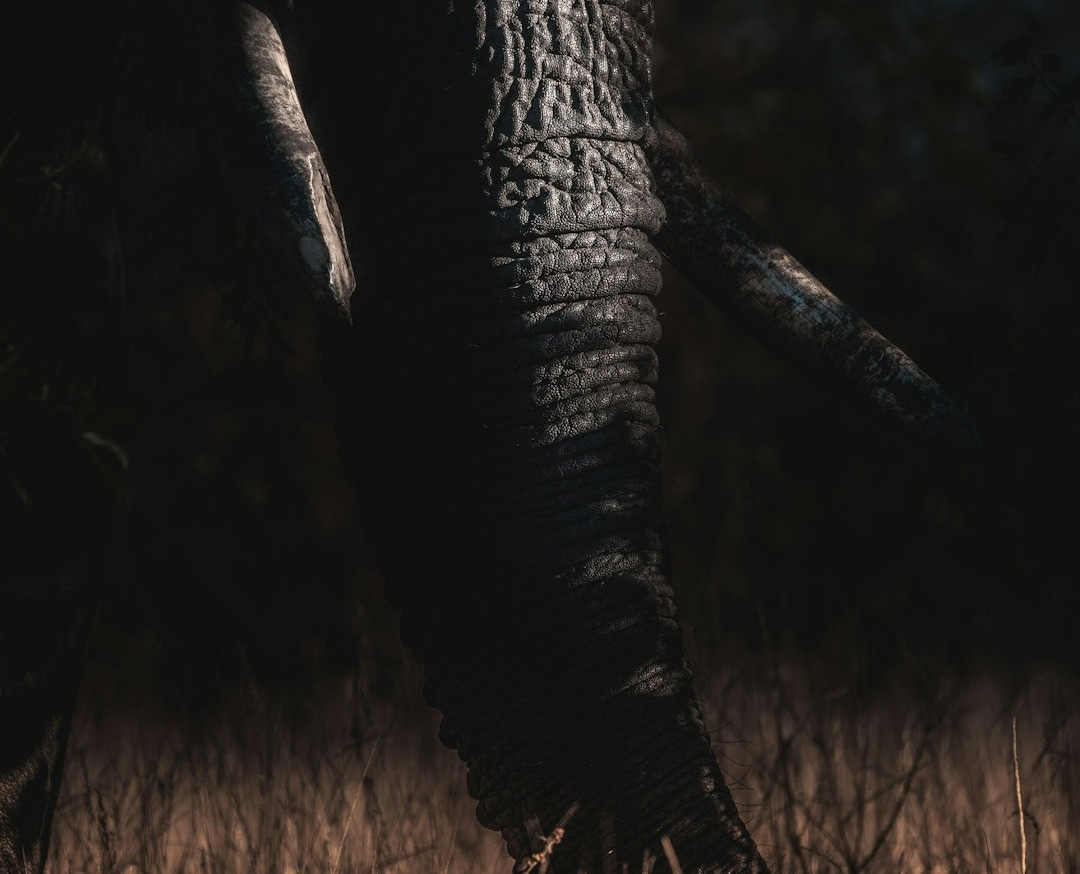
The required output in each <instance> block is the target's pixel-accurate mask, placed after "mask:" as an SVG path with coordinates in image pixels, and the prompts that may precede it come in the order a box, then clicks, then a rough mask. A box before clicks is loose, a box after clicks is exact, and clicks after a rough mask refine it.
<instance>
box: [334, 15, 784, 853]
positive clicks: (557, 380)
mask: <svg viewBox="0 0 1080 874" xmlns="http://www.w3.org/2000/svg"><path fill="white" fill-rule="evenodd" d="M382 14H383V15H387V16H390V17H391V18H392V17H393V16H394V15H395V13H394V12H392V11H391V12H384V13H382ZM396 14H401V13H396ZM425 14H426V15H428V16H429V17H428V18H427V19H425V20H424V21H422V22H421V23H420V24H419V25H417V23H416V21H415V19H416V17H417V16H419V15H420V13H418V12H417V10H416V9H415V8H413V7H412V6H411V5H410V8H409V9H408V15H409V17H408V19H407V22H408V24H407V27H406V25H405V23H404V22H399V21H394V20H391V21H382V22H380V21H376V22H372V23H371V36H372V38H373V39H385V38H386V34H387V33H401V32H408V33H409V34H410V42H409V43H408V44H407V45H406V46H405V51H403V52H402V55H401V56H400V58H399V60H398V63H399V68H398V69H391V70H385V69H381V70H380V73H379V76H378V77H377V79H374V80H369V79H364V78H363V77H361V81H375V82H376V83H377V84H376V86H375V88H376V90H377V91H378V92H379V93H377V94H374V95H365V100H366V101H370V104H369V109H370V111H367V112H365V115H364V118H365V119H366V120H367V121H368V122H369V123H368V124H363V122H360V123H361V124H363V126H364V129H363V130H362V131H354V132H352V137H351V142H350V145H349V153H342V154H341V155H340V157H339V158H338V159H337V162H336V164H335V161H334V158H333V157H332V156H331V170H332V173H333V174H334V178H335V179H337V180H338V188H339V194H340V196H341V197H342V199H343V203H344V202H345V201H348V203H347V204H345V207H344V208H345V211H346V226H347V227H349V228H350V233H351V234H352V241H355V244H356V247H357V248H359V249H360V251H359V254H358V261H359V262H361V263H363V264H366V265H367V273H366V274H362V275H361V276H360V277H359V282H360V290H359V291H358V293H357V296H356V298H355V299H354V303H353V312H354V317H355V320H356V322H357V328H356V329H355V330H353V331H351V332H349V331H342V330H341V329H330V328H328V329H327V331H326V335H325V339H326V344H325V347H326V350H327V356H328V357H327V361H328V363H327V368H328V378H329V381H330V382H331V383H332V384H333V385H335V386H336V388H337V391H338V397H339V410H338V420H339V428H340V430H341V433H342V438H343V440H342V442H343V446H344V449H343V454H344V457H345V461H346V466H347V469H348V471H349V474H350V476H351V478H352V479H353V480H354V481H355V482H356V483H357V485H358V486H359V488H360V500H361V503H362V504H366V505H367V506H368V507H369V510H368V517H367V520H366V521H367V528H368V531H369V532H370V534H371V536H372V538H373V539H374V540H375V542H376V544H377V546H378V547H379V549H380V555H381V562H382V569H383V571H384V572H385V575H386V578H387V580H388V585H387V591H388V596H389V597H390V599H391V600H392V601H393V602H394V603H395V604H396V605H398V606H399V607H400V608H401V609H402V635H403V638H404V640H405V642H406V644H407V645H408V646H410V647H411V648H412V649H413V651H414V652H415V654H416V656H417V657H418V658H419V659H420V661H421V662H422V663H423V664H424V665H425V667H426V685H425V696H426V698H427V700H428V701H429V703H431V704H432V705H434V706H435V707H438V708H439V709H440V710H442V712H443V714H444V719H443V723H442V729H441V735H442V738H443V740H444V741H445V742H446V743H447V744H448V745H449V746H451V747H453V748H455V749H457V750H458V752H459V753H460V755H461V757H462V758H463V759H464V761H465V762H466V763H467V765H468V772H469V777H468V779H469V789H470V792H471V793H472V794H473V796H474V797H476V798H477V799H478V800H479V807H478V815H479V817H480V819H481V820H482V822H483V823H484V824H485V825H487V826H489V827H491V828H494V829H498V830H500V831H501V832H502V834H503V835H504V837H505V838H506V841H507V845H508V848H509V850H510V852H511V854H512V855H513V856H514V857H515V858H516V859H521V858H522V857H524V856H527V855H528V854H530V853H532V852H535V851H536V850H538V849H539V848H540V846H541V844H540V842H538V841H537V840H536V838H535V836H534V835H530V831H529V828H528V827H527V823H528V821H530V819H531V818H533V817H535V818H536V819H537V820H538V821H539V825H540V829H541V831H542V832H543V833H545V834H546V833H548V832H550V831H551V829H552V828H553V827H554V826H555V825H556V823H557V822H558V820H559V819H560V817H561V816H562V815H563V814H564V813H565V812H566V811H567V809H568V808H569V807H570V805H571V804H572V803H574V802H577V803H579V804H580V805H581V809H580V812H578V813H577V814H576V816H575V817H574V818H573V820H572V821H571V822H570V824H569V826H568V827H567V830H566V837H565V839H564V840H563V842H562V843H561V844H560V845H559V847H558V848H557V849H556V850H555V852H554V855H553V857H552V863H553V866H554V867H553V870H555V871H577V870H578V869H579V864H580V865H583V866H586V867H587V869H588V870H592V871H599V870H600V859H601V856H602V854H603V853H604V852H605V851H607V850H609V849H611V847H610V846H609V845H608V844H610V841H605V842H603V843H604V845H602V844H601V840H600V837H599V836H600V834H601V832H603V831H606V832H610V829H611V826H612V825H613V827H614V838H615V849H616V851H617V855H618V858H619V860H620V861H628V862H630V864H631V870H640V861H638V862H637V863H636V864H637V866H638V867H636V868H635V861H634V860H635V859H640V856H641V853H642V851H643V850H644V849H645V848H648V849H649V850H650V851H651V852H653V853H654V854H657V853H659V852H660V845H659V838H660V837H661V836H662V835H667V836H669V837H670V838H671V840H672V842H673V844H674V846H675V849H676V851H677V853H678V855H679V858H680V860H681V862H682V867H683V869H684V870H686V871H709V872H713V871H762V870H764V865H763V863H762V862H761V860H760V857H759V856H758V854H757V851H756V849H755V847H754V844H753V841H752V840H751V839H750V837H749V835H748V833H747V831H746V829H745V827H744V826H743V824H742V822H741V821H740V820H739V818H738V814H737V812H736V809H735V806H734V804H733V802H732V799H731V796H730V793H729V792H728V790H727V788H726V786H725V785H724V781H723V779H722V776H721V773H720V771H719V769H718V767H717V764H716V759H715V756H714V754H713V752H712V750H711V748H710V744H709V741H708V738H707V735H706V734H705V731H704V728H703V725H702V722H701V718H700V715H699V711H698V707H697V704H696V702H695V700H694V695H693V691H692V689H691V683H690V674H689V671H688V668H687V665H686V659H685V653H684V645H683V641H682V637H681V632H680V629H679V626H678V623H677V618H676V609H675V604H674V601H673V592H672V589H671V585H670V583H669V581H668V569H667V557H666V551H665V545H664V536H663V522H662V518H661V506H660V470H659V463H658V452H657V441H656V428H657V421H658V419H657V413H656V408H655V405H654V388H653V387H654V384H655V381H656V376H657V360H656V354H655V352H654V345H655V343H656V342H657V340H658V339H659V337H660V326H659V324H658V321H657V318H656V311H655V309H654V306H653V300H652V299H653V297H654V296H655V295H656V293H657V292H658V291H659V289H660V281H661V280H660V272H659V264H660V258H659V256H658V254H657V252H656V250H655V249H654V248H653V246H652V245H651V243H650V236H651V235H653V234H655V233H656V232H657V231H658V229H659V228H660V226H661V224H662V222H663V219H664V211H663V207H662V205H661V204H660V202H659V201H658V200H657V198H656V197H655V196H654V193H653V188H654V186H653V181H652V177H651V174H650V171H649V168H648V166H647V164H646V162H645V158H644V155H643V152H642V148H641V146H640V141H641V140H642V137H643V135H644V132H645V130H646V127H647V125H648V124H649V123H650V118H651V113H652V105H651V100H652V98H651V85H650V54H651V48H652V45H651V42H652V9H651V6H650V4H649V3H647V2H642V0H619V2H611V3H604V4H601V3H599V2H591V0H574V2H558V3H556V2H554V0H552V2H542V0H531V2H521V3H518V2H514V3H511V2H509V0H484V2H479V3H476V4H471V3H469V4H465V3H459V2H458V3H454V4H453V8H452V9H451V11H450V12H449V13H445V11H444V10H437V11H429V12H427V13H425ZM395 28H401V29H395ZM352 36H355V34H352ZM372 51H373V52H374V51H375V50H374V48H373V50H372ZM351 56H352V57H357V52H356V47H355V46H354V47H353V52H352V53H351ZM360 56H361V57H363V54H362V53H361V54H360ZM376 56H380V57H381V56H382V55H379V54H377V53H376ZM330 124H332V122H330ZM337 133H338V134H339V135H342V134H343V138H342V141H346V142H347V141H349V140H350V137H349V132H347V131H338V132H337ZM331 138H332V139H336V137H335V136H334V133H333V132H331ZM350 165H351V168H352V169H350ZM339 168H340V169H339ZM361 210H362V212H361ZM350 213H351V214H350ZM352 241H351V243H350V245H353V242H352ZM365 247H366V251H365ZM661 864H662V863H661Z"/></svg>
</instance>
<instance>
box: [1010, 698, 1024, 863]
mask: <svg viewBox="0 0 1080 874" xmlns="http://www.w3.org/2000/svg"><path fill="white" fill-rule="evenodd" d="M1012 736H1013V737H1012V741H1013V744H1012V753H1013V779H1014V780H1015V782H1016V810H1017V813H1018V814H1019V817H1020V874H1027V834H1026V833H1025V831H1024V796H1023V794H1022V793H1021V792H1020V757H1019V756H1018V755H1017V749H1016V746H1017V744H1016V717H1015V716H1014V717H1013V720H1012Z"/></svg>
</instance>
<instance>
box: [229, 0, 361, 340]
mask: <svg viewBox="0 0 1080 874" xmlns="http://www.w3.org/2000/svg"><path fill="white" fill-rule="evenodd" d="M231 6H232V9H231V19H232V20H231V21H230V22H229V23H228V24H229V26H230V32H229V39H230V42H232V41H233V40H235V42H233V44H232V45H228V46H226V47H225V51H224V53H223V57H222V58H221V59H220V60H221V63H222V69H219V70H215V71H213V72H214V78H216V79H217V80H218V83H217V84H216V87H217V88H218V90H219V93H220V94H221V96H222V98H223V103H224V106H223V109H224V110H225V112H224V117H223V118H222V127H223V133H222V137H221V140H222V149H223V151H224V152H225V156H224V157H225V161H226V164H227V166H228V168H229V174H230V176H232V177H233V181H234V183H235V185H236V188H237V191H238V194H239V197H240V200H241V202H242V205H243V207H244V211H245V214H246V218H247V220H248V224H249V226H250V227H251V228H252V230H253V232H254V237H255V245H256V247H257V248H258V250H259V252H260V254H261V255H262V256H263V257H264V258H266V259H268V260H269V261H270V262H271V263H272V264H273V265H274V266H275V267H276V268H277V269H278V270H279V271H280V272H281V273H282V274H283V275H284V277H285V280H286V281H289V282H297V283H299V284H300V285H302V286H303V288H304V289H305V291H306V292H307V293H308V294H309V295H310V296H311V297H312V298H313V299H314V301H315V304H316V305H317V306H318V307H320V308H321V309H323V310H328V311H330V312H331V313H332V314H334V315H335V316H337V317H339V318H343V319H344V320H346V321H351V316H350V311H349V298H350V297H351V295H352V292H353V289H354V288H355V286H356V278H355V275H354V273H353V267H352V262H351V260H350V259H349V250H348V247H347V245H346V242H345V229H344V227H343V226H342V222H341V213H340V212H339V210H338V205H337V201H336V200H335V198H334V192H333V189H332V188H331V187H330V176H329V174H328V173H327V170H326V164H325V163H324V162H323V158H322V155H321V154H320V153H319V147H318V146H317V145H316V143H315V138H314V137H313V136H312V134H311V129H310V128H309V127H308V123H307V119H306V118H305V117H304V111H303V109H302V108H301V107H300V99H299V97H298V96H297V93H296V86H295V84H294V83H293V77H292V72H291V70H290V68H289V61H288V58H287V56H286V54H285V46H284V45H283V43H282V40H281V35H280V34H279V33H278V30H277V27H276V26H275V25H274V22H273V21H272V20H271V19H270V18H269V17H268V16H267V15H266V14H265V13H264V12H262V11H261V10H259V9H257V8H255V7H254V6H251V5H249V4H248V3H243V2H239V3H233V4H231Z"/></svg>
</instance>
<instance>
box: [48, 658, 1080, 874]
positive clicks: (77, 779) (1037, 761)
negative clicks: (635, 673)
mask: <svg viewBox="0 0 1080 874" xmlns="http://www.w3.org/2000/svg"><path fill="white" fill-rule="evenodd" d="M407 673H408V674H409V676H408V677H407V681H406V682H404V683H403V684H402V688H401V690H400V694H399V695H397V696H396V700H393V701H384V702H376V701H375V700H374V699H372V698H371V696H370V695H369V694H368V693H367V691H366V689H365V688H364V685H363V683H362V682H359V681H358V682H353V683H349V684H347V685H344V686H341V687H338V688H333V689H327V690H325V692H324V693H323V694H322V695H321V700H322V701H325V707H323V708H322V709H321V712H320V713H319V714H318V715H317V718H313V719H308V720H301V719H298V718H296V717H295V715H294V714H290V713H289V712H288V711H287V710H286V709H285V708H282V707H279V706H276V705H274V704H273V703H272V702H271V701H270V700H269V699H267V698H266V697H265V696H262V695H260V694H259V693H257V692H255V691H252V690H248V691H245V692H240V693H237V695H236V696H235V697H234V699H233V704H232V706H231V708H230V710H229V712H228V713H224V714H221V715H219V716H218V717H217V718H216V719H215V720H214V721H213V722H212V723H211V724H209V725H200V726H198V727H190V728H187V729H185V728H184V727H183V726H181V725H180V724H178V723H176V722H175V720H174V721H172V722H169V721H164V720H163V718H162V714H158V715H157V716H151V715H150V714H144V715H143V716H142V717H141V718H140V717H137V716H133V715H132V714H127V715H125V716H123V717H119V716H112V717H110V716H108V715H106V716H105V717H102V718H95V717H94V716H93V715H92V713H91V711H90V709H89V708H88V707H83V708H81V709H80V711H79V713H78V715H77V721H76V725H75V728H74V731H73V743H72V750H71V752H70V754H69V765H68V770H67V773H66V778H65V784H64V789H63V796H62V801H61V805H60V808H59V810H58V812H57V819H56V825H55V832H54V838H53V846H52V850H51V857H50V864H49V871H50V872H52V874H74V872H124V874H135V872H140V874H141V872H145V874H187V872H192V874H195V872H198V874H202V872H215V874H216V872H230V874H231V872H255V874H258V872H282V874H292V872H296V874H300V872H320V874H321V872H329V874H336V872H339V871H340V872H345V871H348V872H367V871H372V872H373V871H394V872H399V874H412V872H438V874H442V872H454V871H470V872H488V871H501V872H507V871H509V870H510V864H509V859H508V858H507V857H506V855H505V852H504V851H503V849H502V845H501V841H500V840H499V839H498V837H497V836H496V835H494V834H493V833H489V832H486V831H485V830H484V829H482V828H480V827H479V826H478V825H477V823H476V821H475V817H474V814H473V809H474V804H473V802H471V801H470V800H469V799H468V797H467V795H466V794H465V779H464V770H463V767H462V765H461V763H460V762H459V761H458V759H457V758H456V756H455V755H454V754H453V753H451V752H449V751H447V750H445V749H444V748H443V747H442V746H441V745H440V744H439V742H438V740H437V737H436V727H437V721H436V719H435V717H434V715H433V714H432V713H430V712H429V711H425V710H424V709H423V708H422V705H419V704H418V694H417V689H416V687H417V685H418V682H417V680H418V678H417V676H416V672H415V670H414V669H412V668H410V669H409V671H408V672H407ZM710 676H711V678H712V679H711V680H710V681H709V683H708V684H704V685H703V686H702V689H701V691H702V699H703V706H704V709H705V714H706V719H707V722H708V724H709V725H711V726H714V727H720V728H719V729H718V730H717V731H716V733H715V739H716V741H717V742H718V748H719V749H720V750H721V753H722V756H723V762H724V765H725V770H726V771H727V772H728V775H729V781H730V783H731V784H732V786H733V790H734V792H735V795H736V798H737V799H738V801H739V803H740V805H741V807H742V810H743V812H744V815H745V816H746V817H747V819H748V821H749V824H750V827H751V830H752V831H753V833H754V835H755V837H756V839H757V841H758V843H759V846H760V847H761V849H762V852H763V854H764V855H765V857H766V859H767V860H768V861H769V863H770V865H771V867H772V869H773V871H774V872H776V874H786V872H799V874H809V872H833V871H843V872H897V871H905V872H906V871H912V872H934V874H936V872H942V874H944V872H985V874H1005V872H1009V874H1011V872H1019V871H1021V848H1020V841H1021V834H1020V829H1019V821H1018V815H1017V814H1018V805H1017V800H1018V797H1019V798H1021V799H1022V803H1023V812H1024V818H1025V831H1026V843H1027V850H1026V856H1027V859H1026V869H1027V870H1028V871H1031V872H1033V874H1076V872H1080V713H1078V710H1080V696H1078V695H1077V691H1078V690H1077V687H1076V686H1075V685H1073V684H1072V682H1071V681H1068V680H1066V679H1064V678H1063V677H1061V676H1059V675H1055V674H1053V673H1051V672H1043V673H1036V674H1034V675H1032V676H1031V677H1030V678H1029V679H1028V680H1027V681H1026V682H1025V683H1024V684H1022V686H1021V687H1019V688H1010V687H1009V686H1008V684H1006V683H1005V682H1004V681H997V680H995V679H994V678H993V677H990V676H985V677H981V678H978V679H975V680H969V681H966V682H963V683H961V682H959V681H956V680H954V679H950V678H948V677H940V678H937V679H936V680H935V681H934V682H933V683H929V684H928V683H923V684H921V685H920V684H916V683H904V684H901V683H899V682H898V683H897V684H895V685H893V686H890V687H889V691H888V692H887V693H880V692H879V693H877V694H874V695H860V694H857V692H856V691H854V690H852V689H850V688H848V687H846V686H844V685H837V684H835V683H833V684H830V683H828V682H825V681H823V680H821V679H820V678H819V677H817V676H816V675H815V673H814V671H813V670H812V669H811V667H809V666H808V665H807V664H806V663H802V662H796V661H795V660H791V661H790V662H788V663H777V662H776V661H772V662H768V663H765V664H761V665H750V666H748V667H744V669H743V670H741V671H739V672H738V673H736V672H734V671H726V672H725V671H713V672H710ZM1014 718H1015V720H1016V728H1017V734H1016V751H1017V755H1016V758H1015V761H1014V759H1013V737H1012V724H1013V722H1012V721H1013V719H1014ZM1018 792H1019V793H1020V794H1019V796H1018ZM555 852H556V853H557V849H556V850H555ZM662 852H663V851H662V850H661V848H659V847H658V848H657V853H658V854H662Z"/></svg>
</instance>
